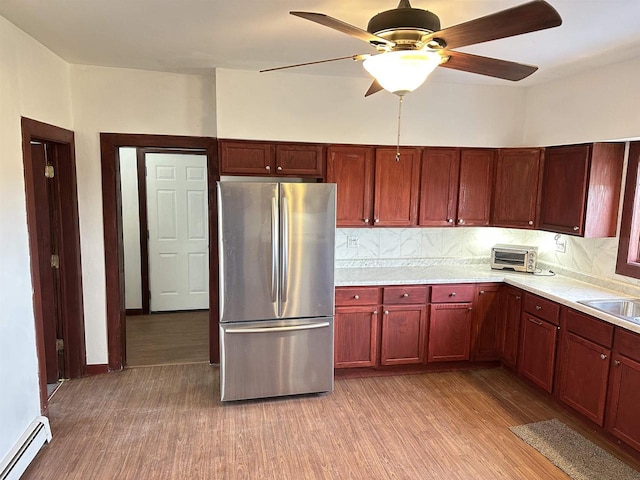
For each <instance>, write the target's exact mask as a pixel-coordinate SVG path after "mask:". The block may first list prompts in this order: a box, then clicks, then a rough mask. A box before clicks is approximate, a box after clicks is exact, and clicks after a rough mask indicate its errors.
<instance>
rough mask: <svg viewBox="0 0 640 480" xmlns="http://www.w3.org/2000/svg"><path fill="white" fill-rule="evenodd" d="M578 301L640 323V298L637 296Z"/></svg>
mask: <svg viewBox="0 0 640 480" xmlns="http://www.w3.org/2000/svg"><path fill="white" fill-rule="evenodd" d="M578 303H582V304H583V305H587V306H589V307H591V308H595V309H596V310H600V311H601V312H605V313H608V314H610V315H614V316H616V317H618V318H622V319H623V320H628V321H629V322H634V323H640V299H637V298H614V299H609V300H579V301H578Z"/></svg>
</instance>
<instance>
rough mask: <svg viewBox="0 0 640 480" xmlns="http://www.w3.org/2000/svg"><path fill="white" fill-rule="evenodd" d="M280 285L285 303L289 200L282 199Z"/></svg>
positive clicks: (281, 296) (287, 270) (287, 272)
mask: <svg viewBox="0 0 640 480" xmlns="http://www.w3.org/2000/svg"><path fill="white" fill-rule="evenodd" d="M281 261H282V283H281V285H280V299H281V301H282V303H285V302H286V301H287V293H288V292H287V291H288V290H289V289H288V285H287V283H288V282H289V199H288V198H287V197H285V196H284V195H283V197H282V260H281Z"/></svg>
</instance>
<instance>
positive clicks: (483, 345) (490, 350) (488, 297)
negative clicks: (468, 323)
mask: <svg viewBox="0 0 640 480" xmlns="http://www.w3.org/2000/svg"><path fill="white" fill-rule="evenodd" d="M498 290H499V286H498V285H495V284H491V285H489V284H485V285H483V284H480V285H477V286H476V302H475V303H476V304H475V309H474V312H475V313H474V315H473V341H472V343H473V360H475V361H491V360H498V359H499V358H500V356H499V354H498V335H497V331H498V312H499V296H498Z"/></svg>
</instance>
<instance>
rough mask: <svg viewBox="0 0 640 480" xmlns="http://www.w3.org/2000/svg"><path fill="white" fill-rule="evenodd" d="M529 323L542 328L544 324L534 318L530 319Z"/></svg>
mask: <svg viewBox="0 0 640 480" xmlns="http://www.w3.org/2000/svg"><path fill="white" fill-rule="evenodd" d="M529 321H530V322H531V323H534V324H536V325H538V326H539V327H541V326H542V322H539V321H538V320H534V319H533V318H529Z"/></svg>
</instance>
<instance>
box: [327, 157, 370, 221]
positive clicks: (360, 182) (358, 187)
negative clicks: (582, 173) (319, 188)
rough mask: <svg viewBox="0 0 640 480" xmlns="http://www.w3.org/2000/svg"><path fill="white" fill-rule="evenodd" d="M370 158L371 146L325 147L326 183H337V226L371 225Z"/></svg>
mask: <svg viewBox="0 0 640 480" xmlns="http://www.w3.org/2000/svg"><path fill="white" fill-rule="evenodd" d="M374 158H375V149H373V148H371V147H360V146H357V145H345V146H340V145H330V146H329V148H328V149H327V182H329V183H336V184H337V191H338V194H337V208H336V223H337V225H338V226H339V227H366V226H370V225H371V221H372V215H373V162H374Z"/></svg>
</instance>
